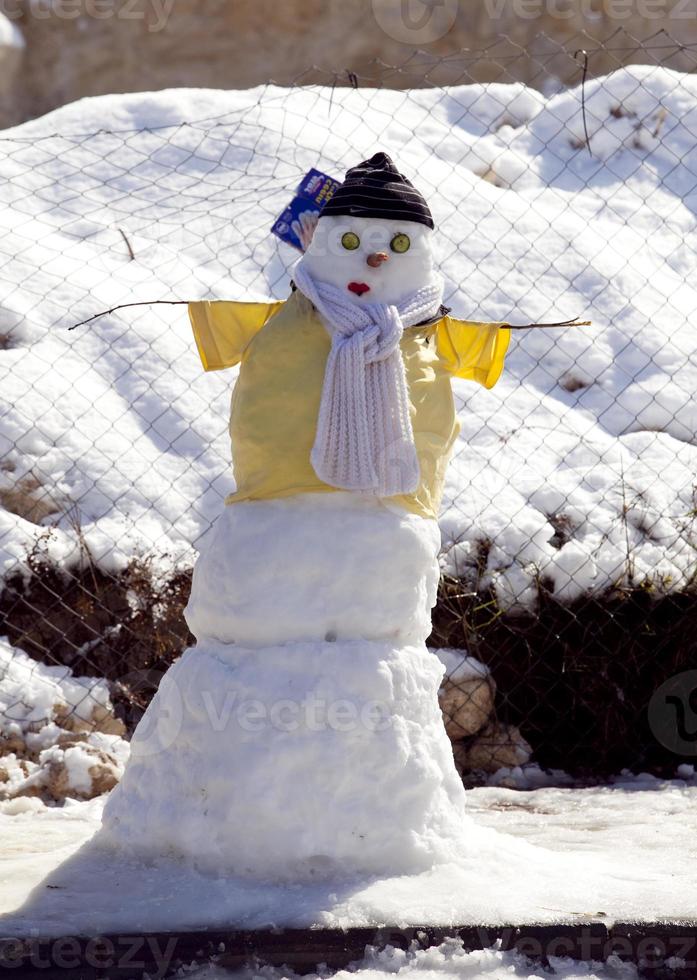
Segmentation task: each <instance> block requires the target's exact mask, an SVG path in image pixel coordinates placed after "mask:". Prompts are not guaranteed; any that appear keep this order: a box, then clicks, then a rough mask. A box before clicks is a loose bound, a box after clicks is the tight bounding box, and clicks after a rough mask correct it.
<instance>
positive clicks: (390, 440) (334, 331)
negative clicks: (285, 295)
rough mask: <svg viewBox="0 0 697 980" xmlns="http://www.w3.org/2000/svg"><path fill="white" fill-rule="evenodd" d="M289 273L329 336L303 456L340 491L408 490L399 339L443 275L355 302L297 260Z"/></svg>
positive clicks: (409, 449)
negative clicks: (395, 298)
mask: <svg viewBox="0 0 697 980" xmlns="http://www.w3.org/2000/svg"><path fill="white" fill-rule="evenodd" d="M293 279H294V281H295V284H296V286H297V287H298V289H299V290H300V292H301V293H303V294H304V295H305V296H306V297H307V298H308V299H309V300H310V302H311V303H312V304H313V306H314V307H315V308H316V310H317V311H318V312H319V314H320V316H321V318H322V321H323V322H324V325H325V326H326V328H327V330H328V331H329V335H330V336H331V341H332V346H331V350H330V353H329V358H328V359H327V366H326V368H325V372H324V386H323V389H322V401H321V403H320V410H319V417H318V420H317V433H316V437H315V444H314V446H313V449H312V454H311V457H310V459H311V462H312V466H313V468H314V470H315V473H316V474H317V476H318V477H319V478H320V480H322V481H323V483H328V484H329V485H330V486H333V487H338V488H340V489H342V490H364V491H369V492H372V493H374V494H375V495H376V496H378V497H391V496H393V495H396V494H404V493H413V492H414V491H415V490H416V488H417V487H418V485H419V480H420V472H419V460H418V457H417V455H416V447H415V445H414V433H413V431H412V427H411V418H410V416H409V393H408V389H407V382H406V375H405V372H404V362H403V361H402V355H401V351H400V349H399V342H400V340H401V338H402V333H403V331H404V328H405V327H410V326H413V325H414V324H416V323H421V322H422V321H423V320H427V319H428V318H429V317H431V316H433V315H434V314H435V313H437V312H438V310H439V308H440V304H441V300H442V297H443V283H442V281H441V280H440V278H436V277H435V276H434V281H433V282H432V283H430V284H429V285H428V286H424V287H422V288H421V289H418V290H417V291H416V292H414V293H412V294H411V295H409V296H407V297H406V298H405V299H404V301H403V302H401V303H399V304H398V305H397V306H388V305H387V304H385V303H366V304H365V305H361V306H358V305H357V304H356V303H353V302H351V300H350V299H349V298H348V297H347V296H346V294H345V291H344V290H343V289H339V288H338V287H336V286H330V285H329V284H327V283H322V282H317V281H316V280H315V279H313V277H312V276H311V275H310V274H309V273H308V271H307V269H306V268H305V267H304V266H303V264H302V260H300V262H299V263H298V264H297V265H296V266H295V268H294V270H293Z"/></svg>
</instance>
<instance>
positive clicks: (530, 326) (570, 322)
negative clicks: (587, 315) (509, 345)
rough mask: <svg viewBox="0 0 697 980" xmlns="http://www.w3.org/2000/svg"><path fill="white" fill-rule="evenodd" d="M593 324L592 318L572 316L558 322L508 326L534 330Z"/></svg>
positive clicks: (514, 328) (510, 324) (515, 328)
mask: <svg viewBox="0 0 697 980" xmlns="http://www.w3.org/2000/svg"><path fill="white" fill-rule="evenodd" d="M592 325H593V322H592V320H579V319H578V317H572V318H571V320H560V321H559V322H558V323H521V324H515V323H507V324H506V326H507V327H508V328H509V330H532V329H534V328H535V327H545V328H547V327H591V326H592Z"/></svg>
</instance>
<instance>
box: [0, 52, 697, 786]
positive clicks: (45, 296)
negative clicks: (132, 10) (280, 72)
mask: <svg viewBox="0 0 697 980" xmlns="http://www.w3.org/2000/svg"><path fill="white" fill-rule="evenodd" d="M628 44H633V45H635V47H636V50H637V51H640V53H641V60H642V62H643V64H641V65H636V66H632V67H619V66H620V62H621V61H624V60H626V57H627V56H626V46H627V45H628ZM613 45H616V51H617V63H618V69H617V70H616V71H614V72H611V73H610V74H608V75H604V76H603V77H600V78H593V71H594V68H593V66H594V57H596V55H597V54H598V52H599V51H602V59H603V64H607V60H608V58H612V53H613V50H615V49H613ZM666 46H671V50H673V49H675V50H680V53H681V57H682V59H683V61H684V60H687V61H688V62H689V64H690V66H691V67H692V66H694V63H695V60H697V58H696V57H695V56H694V55H693V54H692V52H691V50H690V49H689V48H688V47H683V46H681V45H680V44H679V42H677V41H675V40H674V39H672V38H668V37H667V36H666V35H664V34H661V35H660V36H657V37H656V38H654V39H652V40H651V41H649V42H646V43H644V44H642V43H640V42H637V41H636V40H635V39H633V38H629V37H628V35H615V36H614V37H613V39H612V41H611V42H608V44H606V45H603V46H598V45H597V44H596V47H595V48H594V49H590V48H587V49H586V50H584V51H579V50H574V49H572V48H571V47H569V48H566V47H564V46H560V45H558V44H557V45H555V44H554V43H553V42H551V41H550V42H548V44H547V46H546V50H547V52H548V53H547V54H545V55H539V54H538V55H536V56H535V57H536V63H537V65H538V66H539V75H538V77H537V78H536V84H538V86H539V88H537V89H534V88H527V87H525V86H523V85H521V84H520V83H515V82H511V83H510V84H498V83H497V84H478V85H475V84H466V83H467V82H468V71H469V66H471V65H473V64H474V63H475V62H476V61H477V59H483V58H487V59H490V58H491V57H492V54H491V52H490V51H486V52H471V51H468V52H463V53H462V54H461V55H460V56H458V59H455V58H454V57H451V58H450V59H448V63H449V68H450V69H453V66H454V65H456V64H457V65H459V66H460V68H461V76H460V78H459V81H460V82H461V84H454V85H453V86H452V87H451V86H449V87H440V86H439V85H435V84H433V83H432V82H431V80H430V78H429V72H428V71H427V70H424V71H423V72H422V73H421V74H419V73H418V71H417V70H416V69H415V64H418V59H417V58H416V56H415V59H411V60H410V62H409V63H408V64H407V65H404V66H401V67H399V68H395V67H389V66H385V65H376V67H375V72H374V73H373V74H372V75H371V77H370V79H367V78H363V77H359V76H357V75H355V74H354V73H352V72H348V73H346V74H344V73H340V72H338V71H337V72H335V73H333V74H327V76H326V79H325V84H324V85H317V84H313V85H305V84H304V79H303V78H302V77H301V78H299V79H298V80H297V85H296V86H294V87H292V88H279V87H276V86H274V85H271V84H270V85H267V86H264V87H262V88H259V89H253V90H249V91H244V92H206V91H197V90H188V91H187V90H176V91H170V92H168V93H151V94H145V95H143V94H135V95H127V96H114V97H105V98H103V99H100V100H87V101H85V102H82V103H78V104H75V105H73V106H69V107H66V108H65V109H62V110H58V111H57V112H56V113H53V114H51V115H49V116H47V117H44V118H43V119H41V120H37V121H34V122H29V123H26V124H24V125H23V126H21V127H18V128H17V129H15V130H11V131H5V132H4V133H3V134H0V176H1V178H2V179H1V181H0V221H2V224H3V235H2V238H1V239H0V405H1V408H0V576H1V577H2V584H1V589H2V591H1V593H0V616H1V617H2V626H1V627H0V636H4V637H5V639H3V640H0V796H5V797H7V796H10V797H11V796H17V795H32V794H34V795H40V796H42V797H44V798H46V797H48V798H49V799H56V800H58V799H62V798H64V797H65V795H73V796H78V797H79V796H83V797H85V796H91V795H95V794H96V793H100V792H104V791H105V790H107V789H109V788H110V786H112V785H113V784H114V782H115V781H116V780H117V779H118V778H119V774H120V771H121V768H122V765H123V760H124V759H125V756H126V752H127V745H126V741H127V738H128V734H129V733H130V731H132V729H133V726H134V725H135V724H136V723H137V721H138V719H139V717H140V716H141V715H142V713H143V710H144V708H145V707H146V706H147V703H148V702H149V700H150V698H151V697H152V694H153V692H154V690H155V689H156V687H157V683H158V681H159V679H160V678H161V676H162V674H163V672H164V671H165V670H166V669H167V667H168V666H169V664H170V663H171V662H172V661H173V659H174V658H176V657H177V656H178V655H179V654H180V653H181V651H182V650H183V649H184V647H185V646H186V645H187V643H190V642H191V641H192V638H191V637H190V636H189V634H188V631H187V628H186V624H185V622H184V619H183V617H182V609H183V606H184V605H185V603H186V600H187V597H188V590H189V585H190V576H191V567H192V564H193V561H194V559H195V549H196V546H197V543H198V542H199V541H200V539H201V537H202V535H203V534H204V533H205V532H206V530H207V529H208V528H209V527H210V525H211V523H212V522H213V521H214V519H215V517H216V515H217V513H218V512H219V510H220V508H221V507H222V505H223V500H224V497H225V496H226V494H227V493H228V492H229V491H230V490H231V488H232V477H231V472H230V466H229V445H228V437H227V420H228V406H229V398H230V389H231V387H232V384H233V382H234V373H230V372H222V373H218V374H214V375H207V376H205V377H204V376H203V373H202V371H201V368H200V364H199V362H198V359H197V355H196V351H195V345H194V343H193V338H192V337H191V333H190V328H189V324H188V319H187V317H186V308H185V307H184V306H176V305H172V306H170V305H167V304H163V303H156V304H155V303H153V304H152V305H147V306H142V307H134V308H132V309H128V310H121V311H119V312H117V313H112V314H110V315H107V316H104V317H102V318H100V319H97V320H95V321H93V322H91V323H89V324H87V325H83V326H81V327H79V328H78V329H76V330H73V331H70V330H69V328H70V327H71V326H73V325H74V324H76V323H78V322H79V321H82V320H85V319H86V318H89V317H91V316H92V315H93V314H94V313H97V312H99V311H101V310H105V309H110V308H112V307H113V306H116V305H117V304H121V303H128V302H143V303H152V301H163V300H167V301H172V300H176V301H180V302H183V301H190V300H197V299H205V298H214V299H223V298H224V299H249V298H251V299H266V298H268V297H275V298H279V299H282V298H284V297H285V296H286V295H287V292H288V288H289V270H290V268H291V266H292V264H293V262H294V261H295V259H296V258H297V253H295V252H294V251H293V250H292V249H291V248H290V247H288V246H285V245H283V244H281V243H279V242H278V241H277V240H276V239H275V238H273V236H271V235H270V232H269V229H270V226H271V224H272V223H273V221H274V219H275V218H276V217H277V216H278V215H279V214H280V213H281V211H282V210H283V209H284V207H285V206H286V204H287V202H288V200H289V198H290V196H292V193H293V190H294V188H295V186H296V185H297V183H298V181H299V180H300V178H301V177H302V176H303V174H304V173H305V172H306V171H307V170H308V169H310V168H311V167H318V168H319V169H321V170H323V171H324V172H326V173H329V174H331V175H332V176H335V177H337V178H338V179H341V178H342V176H343V173H344V172H345V170H346V168H347V167H349V166H351V165H353V164H355V163H356V162H358V161H359V160H361V159H364V158H365V157H366V156H368V155H370V154H372V153H373V152H374V151H375V150H376V149H385V150H386V151H388V152H389V153H390V154H391V155H393V157H394V158H395V159H396V160H397V162H398V165H399V166H400V167H401V169H402V170H403V171H404V172H405V173H407V174H408V175H409V176H410V177H411V178H412V179H413V180H414V182H415V183H416V184H417V186H418V187H419V188H420V189H421V190H422V191H423V193H424V194H425V196H426V197H427V199H428V200H429V202H430V203H431V205H432V209H433V212H434V216H435V220H436V232H437V235H438V239H439V248H440V256H439V259H440V266H441V270H442V272H443V274H444V276H445V279H446V283H447V289H446V302H447V303H448V305H449V306H450V307H452V309H453V313H454V315H457V316H460V317H462V318H468V319H478V320H484V321H493V320H502V321H510V322H511V323H528V322H540V321H545V320H553V321H556V320H563V319H566V318H568V317H572V316H582V317H583V318H584V319H586V318H588V319H590V320H592V322H593V325H592V327H590V328H570V329H568V330H563V331H562V330H556V331H551V330H529V331H520V332H517V333H516V334H515V335H514V339H513V343H512V344H511V348H510V350H509V354H508V357H507V362H506V368H505V371H504V376H503V378H502V380H501V381H500V382H499V383H498V385H497V386H496V387H495V388H494V389H492V390H491V391H489V390H485V389H481V388H478V387H476V386H475V385H472V384H471V383H466V382H455V383H454V390H455V396H456V402H457V407H458V410H459V413H460V417H461V420H462V435H461V438H460V440H459V442H458V443H457V446H456V450H455V455H454V458H453V461H452V463H451V466H450V471H449V478H448V484H447V488H446V496H445V501H444V506H443V512H442V518H441V528H442V536H443V563H442V567H443V576H442V582H441V589H440V595H439V602H438V605H437V607H436V609H435V611H434V632H433V635H432V637H431V640H430V645H431V646H432V647H433V648H434V649H436V650H438V651H439V655H440V656H441V657H442V659H443V660H444V663H445V665H446V680H445V682H444V687H443V691H442V706H443V711H444V715H445V719H446V727H447V729H448V732H449V734H450V736H451V738H452V740H453V747H454V751H455V757H456V761H457V763H458V766H459V767H460V769H461V771H462V773H463V777H464V778H465V779H466V781H467V782H469V783H477V782H481V781H482V780H483V779H485V780H491V779H495V780H499V781H507V782H509V783H510V784H512V785H518V786H527V785H530V784H531V782H532V783H533V784H534V783H535V782H538V783H539V782H543V781H545V780H553V781H554V780H556V781H562V782H563V781H565V780H567V781H572V780H574V779H576V780H579V779H582V780H598V779H606V778H608V777H610V776H612V775H613V774H616V773H618V772H619V771H620V770H621V769H623V768H630V769H632V770H634V771H637V770H641V769H646V770H649V771H651V772H653V773H656V774H658V775H673V774H674V773H675V771H676V768H677V767H678V766H679V765H680V764H682V765H686V766H689V765H691V764H693V763H694V760H695V758H696V757H697V713H696V711H695V705H694V697H695V690H696V689H697V681H696V679H695V676H694V671H693V670H692V669H691V668H692V666H693V665H694V664H695V663H696V662H697V656H696V654H697V639H696V636H697V598H696V596H695V584H696V581H697V524H696V521H697V445H696V442H695V432H696V431H697V408H696V407H695V399H694V391H695V389H696V388H697V340H696V337H697V334H696V332H695V326H694V316H695V310H696V309H697V291H696V290H695V285H694V267H695V251H696V246H697V230H696V223H695V210H696V206H697V76H694V75H691V74H679V73H677V72H675V71H671V70H668V69H665V68H662V67H661V64H662V61H663V59H664V57H666V55H665V51H666ZM526 57H528V56H527V54H526V53H525V52H524V51H520V52H519V53H517V54H515V55H510V56H509V61H508V62H507V65H509V69H510V71H511V73H513V70H514V68H513V60H512V59H514V58H520V59H523V58H526ZM560 59H565V60H566V61H574V62H575V63H576V65H577V69H578V78H579V85H578V86H577V87H576V88H571V89H569V88H562V87H561V86H560V85H559V84H558V83H557V82H556V81H555V74H554V70H553V65H554V64H558V63H559V61H560ZM316 74H317V69H313V78H315V77H316ZM405 79H408V86H409V87H407V86H406V82H405ZM691 699H692V700H691ZM71 759H72V760H73V763H74V764H73V763H71ZM77 760H82V763H81V765H78V764H77ZM76 773H77V775H76Z"/></svg>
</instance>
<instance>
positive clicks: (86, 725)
mask: <svg viewBox="0 0 697 980" xmlns="http://www.w3.org/2000/svg"><path fill="white" fill-rule="evenodd" d="M53 718H54V720H55V722H56V724H57V725H60V727H61V728H64V729H65V730H66V732H75V733H77V732H87V733H89V732H103V733H104V734H105V735H119V736H121V737H123V736H124V735H125V734H126V726H125V725H124V723H123V722H122V721H121V719H120V718H116V717H115V716H114V715H113V714H112V712H111V711H110V710H109V709H108V708H105V707H104V706H103V705H101V704H96V705H95V706H94V707H93V708H92V712H91V714H90V717H89V718H81V717H80V715H79V714H78V713H77V712H76V711H75V709H74V708H70V707H68V706H67V705H65V704H55V705H54V706H53Z"/></svg>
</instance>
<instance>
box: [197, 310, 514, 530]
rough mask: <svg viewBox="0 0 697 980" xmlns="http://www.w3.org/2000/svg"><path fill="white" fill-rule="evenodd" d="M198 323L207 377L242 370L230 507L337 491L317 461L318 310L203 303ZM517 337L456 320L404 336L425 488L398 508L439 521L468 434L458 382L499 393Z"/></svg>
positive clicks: (323, 348) (235, 405) (235, 398)
mask: <svg viewBox="0 0 697 980" xmlns="http://www.w3.org/2000/svg"><path fill="white" fill-rule="evenodd" d="M189 316H190V318H191V324H192V326H193V330H194V337H195V338H196V344H197V346H198V351H199V354H200V356H201V361H202V362H203V367H204V369H205V370H206V371H218V370H220V369H221V368H228V367H234V366H235V365H236V364H240V373H239V377H238V379H237V382H236V384H235V388H234V391H233V395H232V406H231V413H230V438H231V442H232V461H233V470H234V476H235V482H236V484H237V490H236V491H235V493H232V494H230V496H229V497H228V498H227V500H226V503H229V504H233V503H237V502H238V501H242V500H269V499H271V498H274V497H287V496H291V495H292V494H295V493H306V492H308V491H317V492H326V491H333V490H336V487H332V486H329V485H328V484H326V483H323V482H322V481H321V480H320V479H319V478H318V477H317V475H316V473H315V471H314V469H313V468H312V464H311V462H310V452H311V450H312V446H313V445H314V441H315V430H316V426H317V416H318V413H319V406H320V400H321V396H322V386H323V383H324V368H325V364H326V361H327V357H328V355H329V349H330V343H331V342H330V338H329V334H328V333H327V330H326V329H325V327H324V325H323V324H322V321H321V319H320V317H319V315H318V313H317V311H316V310H315V308H314V307H313V306H312V304H311V303H310V301H309V300H308V299H307V298H306V297H305V296H303V295H302V293H300V292H299V291H296V292H294V293H292V294H291V296H290V297H289V298H288V299H287V300H286V301H285V302H279V303H234V302H227V301H203V302H198V303H191V304H189ZM510 333H511V331H510V330H509V329H508V328H507V326H506V325H505V324H501V323H472V322H466V321H463V320H455V319H453V318H452V317H450V316H444V317H442V318H441V319H440V320H437V321H435V322H433V323H430V324H426V325H423V326H416V327H408V328H407V329H406V330H405V331H404V334H403V335H402V341H401V351H402V358H403V360H404V367H405V370H406V377H407V385H408V388H409V398H410V403H411V421H412V427H413V430H414V442H415V444H416V450H417V454H418V457H419V465H420V467H421V482H420V485H419V487H418V488H417V490H416V492H415V493H413V494H408V495H401V496H396V497H392V498H390V499H391V500H393V501H394V502H396V503H399V504H401V505H402V506H404V507H405V508H406V509H407V510H409V511H411V512H413V513H415V514H420V515H421V516H423V517H437V515H438V509H439V507H440V501H441V497H442V493H443V483H444V480H445V469H446V466H447V464H448V459H449V457H450V452H451V450H452V446H453V443H454V441H455V439H456V437H457V434H458V432H459V428H460V427H459V423H458V421H457V417H456V415H455V406H454V402H453V395H452V390H451V386H450V379H451V378H452V377H453V376H455V377H458V378H468V379H470V380H472V381H477V382H479V384H481V385H484V387H485V388H491V387H492V386H493V385H495V384H496V382H497V381H498V379H499V376H500V374H501V371H502V369H503V361H504V357H505V354H506V350H507V348H508V343H509V340H510Z"/></svg>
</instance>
